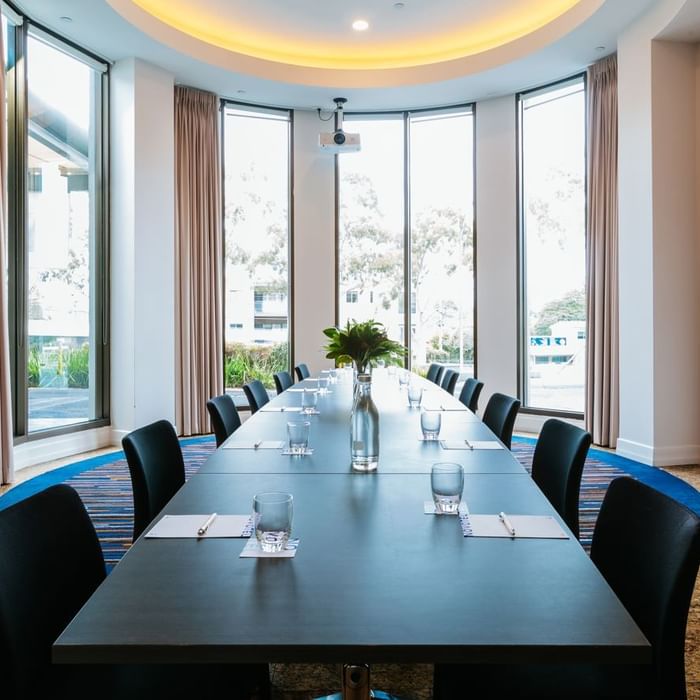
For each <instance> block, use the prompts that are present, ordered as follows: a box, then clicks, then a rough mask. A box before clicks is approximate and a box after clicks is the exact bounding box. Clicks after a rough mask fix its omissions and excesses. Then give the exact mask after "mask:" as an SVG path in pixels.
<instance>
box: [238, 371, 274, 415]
mask: <svg viewBox="0 0 700 700" xmlns="http://www.w3.org/2000/svg"><path fill="white" fill-rule="evenodd" d="M243 393H244V394H245V397H246V399H248V405H249V406H250V412H251V413H257V412H258V411H259V410H260V409H261V408H262V407H263V406H264V405H265V404H266V403H268V402H269V401H270V397H269V396H268V393H267V389H266V388H265V387H264V386H263V383H262V382H261V381H260V380H259V379H253V381H252V382H248V383H247V384H244V385H243Z"/></svg>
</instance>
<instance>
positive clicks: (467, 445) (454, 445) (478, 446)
mask: <svg viewBox="0 0 700 700" xmlns="http://www.w3.org/2000/svg"><path fill="white" fill-rule="evenodd" d="M440 445H441V446H442V449H443V450H502V449H504V448H503V445H501V443H500V442H498V441H497V440H469V441H468V442H467V440H440Z"/></svg>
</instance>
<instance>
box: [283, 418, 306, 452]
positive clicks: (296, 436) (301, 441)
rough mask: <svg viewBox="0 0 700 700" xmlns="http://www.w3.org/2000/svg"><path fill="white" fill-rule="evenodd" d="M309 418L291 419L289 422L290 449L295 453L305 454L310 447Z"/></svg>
mask: <svg viewBox="0 0 700 700" xmlns="http://www.w3.org/2000/svg"><path fill="white" fill-rule="evenodd" d="M310 427H311V423H310V422H309V421H308V420H299V421H290V422H289V423H287V437H288V438H289V451H290V452H291V453H292V454H294V455H303V454H304V453H305V452H306V450H308V448H309V428H310Z"/></svg>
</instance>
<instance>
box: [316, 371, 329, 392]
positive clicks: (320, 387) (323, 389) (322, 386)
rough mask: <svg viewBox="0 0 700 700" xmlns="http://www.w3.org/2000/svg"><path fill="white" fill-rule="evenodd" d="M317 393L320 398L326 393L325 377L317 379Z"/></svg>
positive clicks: (326, 383) (326, 381) (326, 380)
mask: <svg viewBox="0 0 700 700" xmlns="http://www.w3.org/2000/svg"><path fill="white" fill-rule="evenodd" d="M318 393H319V394H321V395H322V396H323V395H324V394H327V393H328V377H326V376H325V375H321V376H320V377H319V378H318Z"/></svg>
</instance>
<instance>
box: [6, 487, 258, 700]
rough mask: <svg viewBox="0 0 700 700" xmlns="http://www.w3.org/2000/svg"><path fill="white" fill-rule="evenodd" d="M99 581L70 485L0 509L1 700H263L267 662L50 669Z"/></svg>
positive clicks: (95, 548)
mask: <svg viewBox="0 0 700 700" xmlns="http://www.w3.org/2000/svg"><path fill="white" fill-rule="evenodd" d="M104 578H105V564H104V559H103V557H102V550H101V548H100V543H99V540H98V538H97V534H96V533H95V528H94V527H93V524H92V521H91V520H90V517H89V515H88V514H87V512H86V510H85V507H84V506H83V503H82V501H81V500H80V496H78V494H77V493H76V491H75V490H74V489H72V488H71V487H70V486H67V485H65V484H59V485H57V486H51V487H49V488H48V489H46V490H45V491H41V492H40V493H37V494H35V495H33V496H30V497H29V498H27V499H25V500H23V501H20V502H19V503H16V504H15V505H12V506H10V507H8V508H6V509H4V510H2V511H0V655H1V657H0V658H2V662H1V668H2V697H3V699H7V700H20V699H22V700H24V699H25V698H59V699H60V700H68V699H69V698H71V699H75V700H87V699H88V698H95V697H98V696H99V697H105V698H110V699H112V700H117V699H119V700H122V699H123V700H137V699H140V698H145V697H147V698H158V697H183V693H185V694H186V695H185V696H189V695H191V696H192V697H198V694H199V692H200V691H201V689H202V688H203V687H210V686H209V684H211V683H216V684H217V685H215V686H211V687H224V688H227V689H230V690H233V691H234V693H235V696H236V697H237V698H240V699H241V700H242V699H243V698H248V697H249V696H250V695H251V694H252V693H254V692H255V693H259V694H260V697H268V695H269V677H268V672H267V666H266V665H264V664H260V665H242V666H239V665H237V664H230V665H213V666H211V665H209V664H203V665H201V666H198V665H196V664H192V665H168V666H159V665H143V666H139V665H134V666H118V665H101V664H89V665H73V664H66V665H59V664H52V663H51V646H52V644H53V643H54V641H55V640H56V639H57V638H58V637H59V636H60V634H61V633H62V632H63V630H64V629H65V628H66V626H67V625H68V623H69V622H70V621H71V620H72V619H73V617H75V615H76V614H77V612H78V611H79V610H80V608H82V607H83V605H84V604H85V603H86V601H87V600H88V598H89V597H90V596H91V595H92V594H93V593H94V592H95V590H96V589H97V587H98V586H99V585H100V584H101V583H102V581H103V580H104ZM135 594H138V591H136V592H135Z"/></svg>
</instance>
